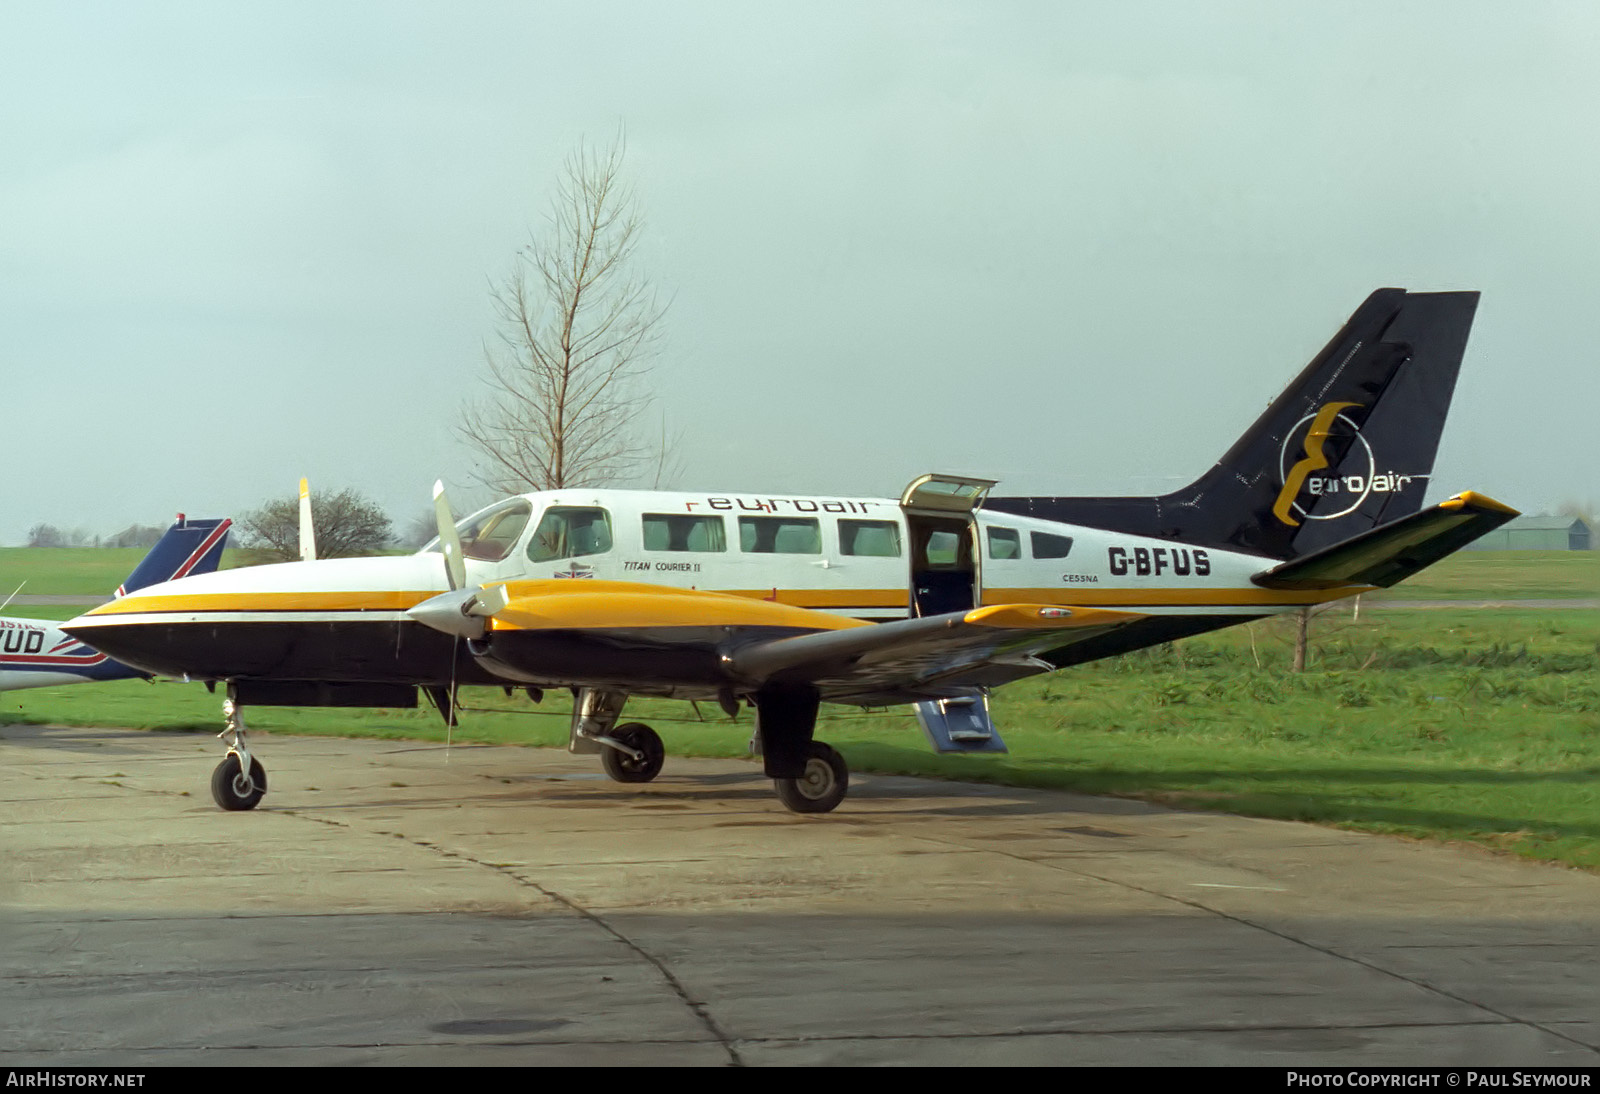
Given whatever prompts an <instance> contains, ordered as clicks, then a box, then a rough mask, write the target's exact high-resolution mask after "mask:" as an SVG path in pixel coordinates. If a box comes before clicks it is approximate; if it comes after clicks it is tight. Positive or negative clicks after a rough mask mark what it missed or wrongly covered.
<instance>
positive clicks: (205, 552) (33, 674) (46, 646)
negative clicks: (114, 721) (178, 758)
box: [0, 514, 233, 691]
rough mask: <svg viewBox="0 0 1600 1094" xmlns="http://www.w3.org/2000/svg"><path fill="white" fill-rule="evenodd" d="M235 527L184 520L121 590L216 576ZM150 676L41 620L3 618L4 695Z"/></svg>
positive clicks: (0, 677) (0, 663)
mask: <svg viewBox="0 0 1600 1094" xmlns="http://www.w3.org/2000/svg"><path fill="white" fill-rule="evenodd" d="M231 527H233V521H231V520H227V519H217V520H187V519H185V518H184V516H183V515H182V514H179V516H178V519H177V521H176V522H174V524H173V525H172V527H171V528H168V529H167V532H166V534H165V535H163V536H162V537H161V539H160V540H159V541H158V542H157V543H156V545H155V546H154V547H152V548H150V553H149V554H148V555H145V556H144V560H143V561H142V562H140V563H139V565H138V566H136V567H134V571H133V573H131V574H129V575H128V579H127V580H126V581H124V582H123V583H122V584H121V585H119V586H118V587H117V591H116V595H117V596H124V595H126V594H128V593H131V592H134V591H135V590H138V589H142V588H144V587H145V586H147V585H154V584H157V583H158V582H162V581H171V580H173V579H175V578H180V577H187V576H189V575H190V574H204V573H210V572H211V571H212V570H215V569H216V568H217V565H218V563H220V562H221V561H222V550H223V548H224V547H226V546H227V543H228V529H229V528H231ZM146 675H148V674H147V673H143V672H140V671H139V670H137V669H133V668H129V667H128V666H127V665H124V664H123V663H122V662H120V661H114V660H112V659H111V658H110V657H107V656H106V655H105V654H103V653H101V652H100V651H99V650H97V649H95V648H93V647H92V646H88V645H85V644H84V643H82V642H80V641H78V640H77V639H76V638H73V637H72V636H71V635H69V634H66V633H65V632H63V631H62V630H61V629H60V628H59V627H55V626H52V625H51V624H49V623H47V622H45V621H43V620H39V619H17V618H0V691H11V690H15V689H18V688H45V687H56V686H58V685H61V684H87V683H93V682H94V681H97V680H126V679H129V678H131V677H140V676H146Z"/></svg>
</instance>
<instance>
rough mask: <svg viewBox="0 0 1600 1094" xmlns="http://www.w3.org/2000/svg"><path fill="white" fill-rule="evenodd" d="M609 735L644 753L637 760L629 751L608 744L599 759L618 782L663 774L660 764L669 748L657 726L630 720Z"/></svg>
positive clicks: (634, 781) (645, 779)
mask: <svg viewBox="0 0 1600 1094" xmlns="http://www.w3.org/2000/svg"><path fill="white" fill-rule="evenodd" d="M610 736H611V737H612V738H614V739H615V740H617V741H619V742H621V743H622V744H625V745H627V746H628V747H629V748H631V749H633V750H634V751H635V752H640V753H643V755H642V756H640V758H639V759H637V760H636V759H634V758H633V757H632V756H630V755H628V754H627V753H626V752H619V751H618V750H617V749H614V748H610V747H608V748H606V750H605V751H604V752H602V753H600V763H601V765H602V766H603V767H604V768H605V769H606V774H607V775H610V776H611V777H612V778H613V779H615V780H617V781H618V782H619V783H647V782H649V781H650V780H651V779H653V778H655V777H656V776H657V775H659V774H661V765H662V764H663V763H664V762H665V761H666V758H667V748H666V746H665V745H663V744H662V743H661V735H660V734H658V733H657V732H656V731H655V730H653V729H651V728H650V727H649V726H647V725H645V724H644V723H643V722H629V723H627V724H626V725H620V726H618V727H617V728H616V729H613V730H612V731H611V734H610Z"/></svg>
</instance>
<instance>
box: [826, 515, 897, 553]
mask: <svg viewBox="0 0 1600 1094" xmlns="http://www.w3.org/2000/svg"><path fill="white" fill-rule="evenodd" d="M839 553H840V554H841V555H855V556H857V557H864V558H899V557H900V525H898V524H896V523H895V522H894V521H892V520H840V521H839Z"/></svg>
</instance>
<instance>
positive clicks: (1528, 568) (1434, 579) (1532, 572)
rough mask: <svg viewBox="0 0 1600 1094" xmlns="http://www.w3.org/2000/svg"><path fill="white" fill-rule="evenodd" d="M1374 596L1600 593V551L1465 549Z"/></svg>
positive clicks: (1501, 597) (1505, 596) (1453, 597)
mask: <svg viewBox="0 0 1600 1094" xmlns="http://www.w3.org/2000/svg"><path fill="white" fill-rule="evenodd" d="M1369 596H1370V598H1371V599H1373V600H1525V599H1551V598H1556V599H1559V598H1566V599H1585V598H1588V599H1593V598H1596V597H1600V551H1461V552H1458V553H1456V554H1454V555H1451V556H1450V557H1449V558H1447V559H1445V560H1443V561H1442V562H1439V563H1437V564H1435V565H1433V566H1430V567H1428V568H1427V569H1426V570H1423V571H1422V572H1421V573H1420V574H1417V575H1416V576H1415V577H1412V578H1410V579H1409V580H1407V581H1404V582H1402V583H1401V584H1399V585H1396V586H1395V587H1394V588H1392V589H1384V590H1382V591H1381V592H1377V593H1372V594H1369Z"/></svg>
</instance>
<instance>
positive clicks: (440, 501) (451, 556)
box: [433, 480, 467, 589]
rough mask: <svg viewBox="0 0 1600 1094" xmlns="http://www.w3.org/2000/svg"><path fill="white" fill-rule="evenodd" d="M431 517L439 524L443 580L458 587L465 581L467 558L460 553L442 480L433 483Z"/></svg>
mask: <svg viewBox="0 0 1600 1094" xmlns="http://www.w3.org/2000/svg"><path fill="white" fill-rule="evenodd" d="M433 519H434V520H435V521H437V522H438V524H439V550H440V551H441V552H443V554H444V576H445V580H446V581H448V582H449V583H450V588H452V589H460V588H462V587H463V586H464V585H466V583H467V560H466V558H465V557H464V556H463V555H462V554H461V537H460V536H459V535H457V534H456V521H455V517H454V516H452V515H451V513H450V499H449V498H447V497H445V494H444V482H443V480H440V481H437V482H435V483H434V484H433Z"/></svg>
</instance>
